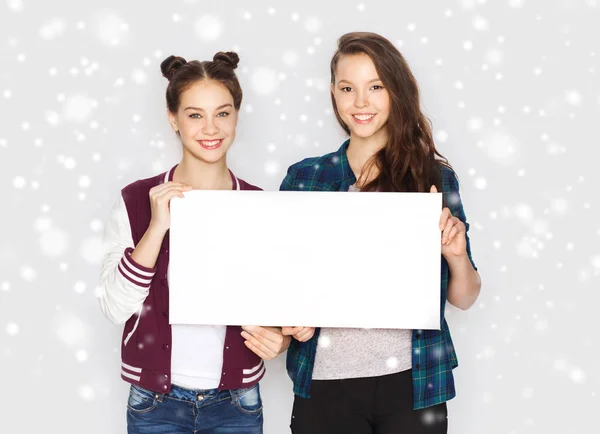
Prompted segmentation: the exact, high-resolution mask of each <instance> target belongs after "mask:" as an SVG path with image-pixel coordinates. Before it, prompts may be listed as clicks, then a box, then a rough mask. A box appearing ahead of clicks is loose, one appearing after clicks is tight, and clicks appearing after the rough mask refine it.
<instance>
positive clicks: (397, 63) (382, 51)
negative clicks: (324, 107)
mask: <svg viewBox="0 0 600 434" xmlns="http://www.w3.org/2000/svg"><path fill="white" fill-rule="evenodd" d="M353 54H366V55H367V56H369V57H370V59H371V60H372V61H373V64H374V65H375V69H376V70H377V73H378V74H379V79H380V80H381V81H382V82H383V85H384V87H385V88H386V89H387V91H388V94H389V96H390V116H389V119H388V121H387V130H388V133H389V139H388V142H387V144H386V145H385V146H384V147H383V148H382V149H381V150H379V151H378V152H377V153H376V154H375V155H373V157H372V158H371V159H370V160H369V161H367V163H365V166H366V169H367V170H366V171H365V170H363V173H369V172H370V170H371V169H372V168H373V166H375V167H376V168H377V170H378V175H377V176H376V177H375V178H374V179H372V180H371V181H369V182H367V183H366V185H363V186H361V190H362V191H392V192H429V189H430V187H431V185H435V186H436V187H437V189H438V191H440V192H441V191H442V189H441V182H442V177H441V170H440V169H441V167H440V166H446V167H449V168H450V165H449V163H448V160H447V159H446V158H445V157H444V156H443V155H441V154H440V153H439V152H438V151H437V149H436V148H435V144H434V143H433V137H432V133H431V121H430V120H429V119H428V118H427V117H425V115H424V114H423V113H422V112H421V107H420V97H419V86H418V84H417V81H416V80H415V77H414V76H413V73H412V72H411V70H410V68H409V66H408V63H407V62H406V60H405V59H404V57H403V56H402V54H401V53H400V52H399V51H398V49H397V48H396V47H395V46H394V45H393V44H392V43H391V42H390V41H389V40H387V39H386V38H384V37H383V36H380V35H378V34H376V33H369V32H354V33H347V34H345V35H343V36H342V37H341V38H339V40H338V48H337V51H336V52H335V53H334V55H333V57H332V59H331V83H332V84H335V72H336V68H337V64H338V61H339V60H340V58H341V57H342V56H345V55H353ZM331 100H332V103H333V110H334V112H335V116H336V118H337V120H338V122H339V123H340V125H341V126H342V128H343V129H344V131H345V132H346V133H347V134H348V135H350V129H349V128H348V125H346V124H345V123H344V121H343V120H342V118H341V116H340V114H339V111H338V108H337V106H336V103H335V98H334V96H333V93H332V95H331Z"/></svg>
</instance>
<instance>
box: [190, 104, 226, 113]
mask: <svg viewBox="0 0 600 434" xmlns="http://www.w3.org/2000/svg"><path fill="white" fill-rule="evenodd" d="M225 107H233V106H232V105H231V104H229V103H227V104H223V105H220V106H219V107H217V108H216V109H215V111H216V110H221V109H224V108H225ZM185 110H197V111H200V112H203V111H204V109H203V108H200V107H191V106H190V107H186V108H185Z"/></svg>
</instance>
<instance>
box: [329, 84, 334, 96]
mask: <svg viewBox="0 0 600 434" xmlns="http://www.w3.org/2000/svg"><path fill="white" fill-rule="evenodd" d="M334 89H335V88H334V87H333V83H331V84H330V85H329V90H330V91H331V94H332V95H333V90H334Z"/></svg>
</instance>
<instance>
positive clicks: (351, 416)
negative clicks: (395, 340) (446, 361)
mask: <svg viewBox="0 0 600 434" xmlns="http://www.w3.org/2000/svg"><path fill="white" fill-rule="evenodd" d="M310 395H311V397H310V399H305V398H300V397H298V396H296V397H295V398H294V408H293V410H292V423H291V425H290V427H291V428H292V433H293V434H446V433H447V432H448V419H447V416H448V411H447V408H446V403H443V404H439V405H436V406H433V407H429V408H425V409H422V410H413V384H412V373H411V371H410V370H408V371H404V372H400V373H398V374H392V375H385V376H381V377H371V378H355V379H347V380H314V381H313V382H312V387H311V394H310Z"/></svg>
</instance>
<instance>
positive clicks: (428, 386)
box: [280, 140, 477, 410]
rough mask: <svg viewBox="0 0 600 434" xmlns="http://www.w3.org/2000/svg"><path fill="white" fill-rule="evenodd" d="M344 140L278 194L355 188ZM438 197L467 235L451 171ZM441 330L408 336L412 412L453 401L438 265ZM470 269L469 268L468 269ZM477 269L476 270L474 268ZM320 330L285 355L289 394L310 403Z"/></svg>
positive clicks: (453, 363)
mask: <svg viewBox="0 0 600 434" xmlns="http://www.w3.org/2000/svg"><path fill="white" fill-rule="evenodd" d="M349 143H350V141H349V140H347V141H346V142H344V144H343V145H342V147H341V148H340V149H338V150H337V151H336V152H333V153H331V154H327V155H323V156H321V157H315V158H307V159H305V160H302V161H300V162H299V163H296V164H294V165H292V166H290V168H289V169H288V173H287V175H286V177H285V179H284V180H283V182H282V183H281V187H280V190H282V191H348V188H349V187H350V186H351V185H352V184H354V183H355V182H356V177H355V176H354V174H353V172H352V170H351V169H350V165H349V164H348V157H347V156H346V150H347V148H348V144H349ZM442 183H443V187H442V190H443V191H442V193H443V201H444V204H445V206H447V207H448V208H450V211H451V212H452V215H454V216H455V217H458V218H459V219H460V220H462V221H463V222H464V223H465V226H466V227H467V233H468V230H469V224H468V223H467V222H466V217H465V212H464V210H463V206H462V203H461V200H460V195H459V192H458V180H457V179H456V175H455V174H454V172H453V171H452V170H451V169H448V168H443V176H442ZM467 254H468V256H469V259H470V260H471V263H473V260H472V259H471V247H470V243H469V237H468V236H467ZM441 263H442V265H441V274H442V275H441V287H440V291H441V305H440V323H441V325H442V326H441V330H413V336H412V376H413V386H414V409H415V410H417V409H421V408H425V407H431V406H432V405H436V404H440V403H442V402H445V401H448V400H449V399H452V398H454V396H455V395H456V391H455V389H454V377H453V376H452V369H454V368H456V367H457V366H458V360H457V358H456V353H455V351H454V345H453V344H452V338H451V337H450V330H449V328H448V323H447V322H446V319H445V318H444V309H445V306H446V294H447V290H448V281H449V279H450V273H449V269H448V263H447V262H446V260H445V259H444V258H443V257H442V261H441ZM473 267H475V264H474V263H473ZM475 269H477V268H475ZM319 332H320V329H319V328H317V329H316V331H315V335H314V336H313V337H312V339H310V340H309V341H307V342H298V341H296V340H295V339H292V343H291V345H290V347H289V349H288V352H287V361H286V365H287V371H288V374H289V376H290V378H291V379H292V381H293V382H294V393H295V394H296V395H298V396H301V397H303V398H310V385H311V380H312V372H313V367H314V364H315V355H316V353H317V341H318V339H319Z"/></svg>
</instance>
